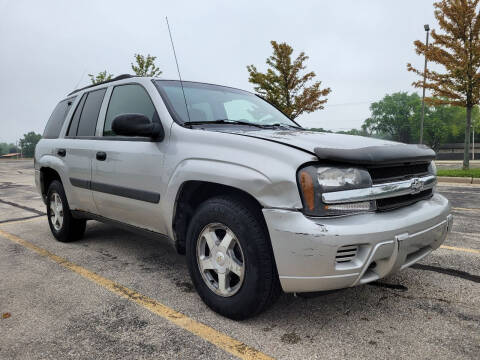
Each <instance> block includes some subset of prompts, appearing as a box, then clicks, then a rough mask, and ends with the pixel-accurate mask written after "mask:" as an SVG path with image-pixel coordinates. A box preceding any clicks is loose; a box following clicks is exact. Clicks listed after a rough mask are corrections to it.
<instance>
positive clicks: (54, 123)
mask: <svg viewBox="0 0 480 360" xmlns="http://www.w3.org/2000/svg"><path fill="white" fill-rule="evenodd" d="M74 101H75V97H72V98H68V99H65V100H63V101H60V102H59V103H58V104H57V106H55V109H54V110H53V112H52V115H50V118H49V119H48V122H47V125H46V126H45V130H44V131H43V137H44V138H45V139H56V138H58V136H59V135H60V130H61V129H62V126H63V123H64V122H65V119H66V117H67V114H68V112H69V110H70V107H71V106H72V104H73V102H74Z"/></svg>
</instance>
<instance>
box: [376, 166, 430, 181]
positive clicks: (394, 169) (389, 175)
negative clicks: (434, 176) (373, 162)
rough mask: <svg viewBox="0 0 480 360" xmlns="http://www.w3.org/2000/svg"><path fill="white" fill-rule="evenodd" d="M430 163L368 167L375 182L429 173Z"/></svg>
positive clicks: (397, 179)
mask: <svg viewBox="0 0 480 360" xmlns="http://www.w3.org/2000/svg"><path fill="white" fill-rule="evenodd" d="M429 165H430V164H429V163H420V164H399V165H394V166H382V167H372V168H369V169H368V172H369V173H370V176H371V177H372V181H373V183H374V184H381V183H385V182H391V181H400V180H407V179H411V178H413V177H421V176H425V175H427V174H428V166H429Z"/></svg>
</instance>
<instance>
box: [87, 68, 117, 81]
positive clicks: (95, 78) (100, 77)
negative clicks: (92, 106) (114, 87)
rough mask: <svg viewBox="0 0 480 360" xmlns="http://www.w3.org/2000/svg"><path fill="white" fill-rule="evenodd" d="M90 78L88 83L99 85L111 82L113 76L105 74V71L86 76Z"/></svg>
mask: <svg viewBox="0 0 480 360" xmlns="http://www.w3.org/2000/svg"><path fill="white" fill-rule="evenodd" d="M88 76H90V81H91V82H92V84H100V83H102V82H104V81H107V80H111V79H112V77H113V74H107V70H104V71H101V72H99V73H98V74H97V75H92V74H88Z"/></svg>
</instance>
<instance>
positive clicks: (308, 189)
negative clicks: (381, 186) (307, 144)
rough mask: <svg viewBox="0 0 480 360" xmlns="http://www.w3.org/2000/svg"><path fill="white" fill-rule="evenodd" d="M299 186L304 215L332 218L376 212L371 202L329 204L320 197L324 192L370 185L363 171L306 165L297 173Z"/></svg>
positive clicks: (350, 168) (341, 167) (343, 167)
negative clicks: (334, 216)
mask: <svg viewBox="0 0 480 360" xmlns="http://www.w3.org/2000/svg"><path fill="white" fill-rule="evenodd" d="M298 184H299V188H300V193H301V195H302V201H303V205H304V211H305V214H307V215H311V216H333V215H345V214H352V213H359V212H365V211H372V210H375V202H374V201H363V202H357V203H347V204H329V205H327V204H324V203H323V202H322V194H323V193H326V192H333V191H342V190H352V189H362V188H368V187H370V186H372V179H371V177H370V174H369V173H368V171H367V170H365V169H361V168H356V167H347V166H335V167H331V166H316V165H309V166H306V167H304V168H302V169H300V171H299V172H298Z"/></svg>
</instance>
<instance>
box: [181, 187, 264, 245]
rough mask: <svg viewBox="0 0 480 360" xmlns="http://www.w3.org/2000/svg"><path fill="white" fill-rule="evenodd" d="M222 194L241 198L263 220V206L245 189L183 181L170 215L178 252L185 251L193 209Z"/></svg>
mask: <svg viewBox="0 0 480 360" xmlns="http://www.w3.org/2000/svg"><path fill="white" fill-rule="evenodd" d="M222 195H223V196H231V197H235V198H237V199H242V200H243V201H245V202H246V203H248V204H249V206H250V207H251V208H252V209H253V210H254V211H258V215H259V216H261V218H262V219H263V221H265V219H264V217H263V213H262V211H261V210H262V208H263V206H262V205H261V204H260V202H259V201H258V200H257V199H256V198H255V197H254V196H253V195H251V194H249V193H248V192H246V191H245V190H242V189H239V188H236V187H233V186H230V185H225V184H221V183H214V182H209V181H198V180H188V181H185V182H184V183H182V185H181V186H180V188H179V190H178V192H177V196H176V199H175V206H174V209H173V216H172V232H173V239H174V242H175V247H176V249H177V251H178V252H179V253H181V254H183V253H185V243H186V234H187V229H188V225H189V223H190V220H191V219H192V216H193V214H194V213H195V210H196V209H197V208H198V206H200V205H201V204H202V203H203V202H204V201H206V200H208V199H210V198H213V197H215V196H222Z"/></svg>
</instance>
